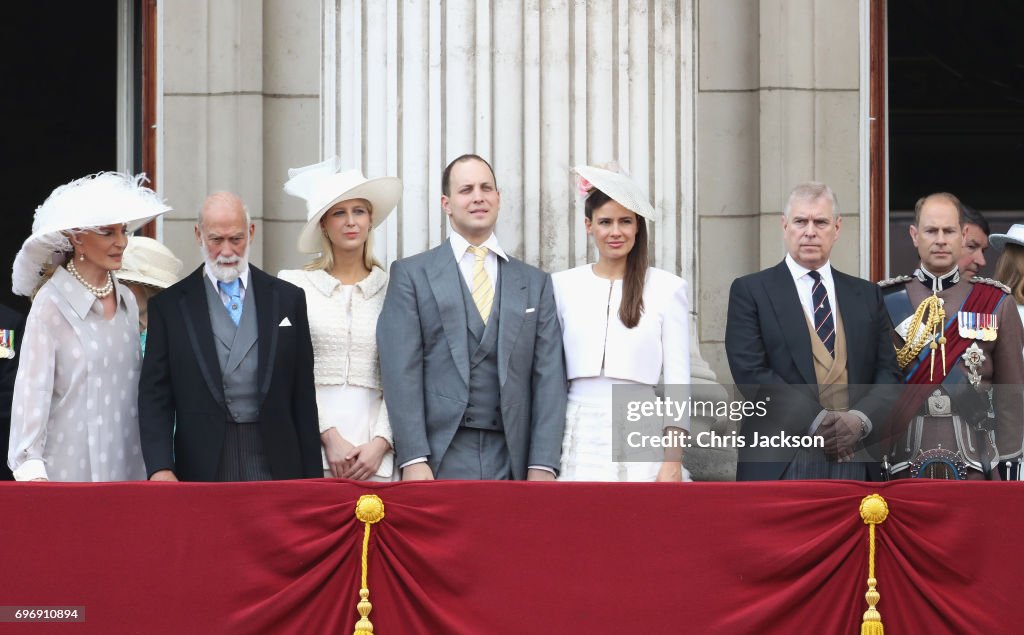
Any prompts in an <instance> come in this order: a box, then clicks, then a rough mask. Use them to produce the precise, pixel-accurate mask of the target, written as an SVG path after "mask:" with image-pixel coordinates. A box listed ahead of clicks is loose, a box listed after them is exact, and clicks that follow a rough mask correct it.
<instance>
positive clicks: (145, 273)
mask: <svg viewBox="0 0 1024 635" xmlns="http://www.w3.org/2000/svg"><path fill="white" fill-rule="evenodd" d="M180 273H181V260H178V258H177V256H175V255H174V252H173V251H171V250H170V249H168V248H167V247H166V246H165V245H164V244H163V243H161V242H160V241H158V240H153V239H152V238H148V237H146V236H130V237H129V238H128V247H127V248H125V250H124V258H123V259H122V260H121V270H120V271H118V272H117V280H118V281H119V282H121V283H122V284H124V286H126V287H128V289H129V290H130V291H131V292H132V294H133V295H134V296H135V301H136V302H137V303H138V305H139V339H140V341H141V343H142V354H143V355H145V354H146V330H147V328H148V326H149V319H148V317H149V312H148V308H149V299H150V298H152V297H153V296H155V295H156V294H158V293H160V292H161V291H163V290H164V289H166V288H167V287H169V286H171V285H172V284H174V283H175V282H177V281H178V275H179V274H180Z"/></svg>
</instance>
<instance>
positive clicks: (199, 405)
mask: <svg viewBox="0 0 1024 635" xmlns="http://www.w3.org/2000/svg"><path fill="white" fill-rule="evenodd" d="M255 231H256V227H255V225H253V223H252V221H251V220H250V218H249V213H248V211H247V210H246V209H245V205H244V203H243V202H242V200H241V199H240V198H239V197H238V196H236V195H235V194H232V193H230V192H217V193H215V194H212V195H210V196H209V197H208V198H207V199H206V201H205V202H204V203H203V208H202V210H201V211H200V213H199V219H198V223H197V224H196V228H195V232H196V240H197V241H198V243H199V245H200V247H201V249H202V252H203V256H204V258H205V263H204V264H203V265H202V266H201V267H199V268H198V269H196V270H195V271H194V272H192V274H190V275H189V276H188V277H186V278H185V279H183V280H181V281H180V282H178V283H177V284H174V285H173V286H171V287H170V288H168V289H167V290H165V291H163V292H162V293H160V294H159V295H157V296H156V297H154V298H153V299H152V300H150V303H149V334H148V336H147V342H146V355H145V357H144V359H143V364H142V376H141V379H140V381H139V427H140V429H141V437H142V454H143V457H144V458H145V460H146V471H147V473H148V474H149V478H150V480H161V481H173V480H179V479H180V480H185V481H255V480H269V479H289V478H313V477H319V476H323V471H322V468H321V464H320V438H319V427H318V425H317V410H316V395H315V392H314V386H313V346H312V343H311V341H310V335H309V321H308V319H307V316H306V300H305V296H304V295H303V292H302V290H301V289H299V288H298V287H296V286H294V285H291V284H289V283H287V282H284V281H282V280H278V279H277V278H274V277H272V276H269V275H267V274H266V273H264V272H263V271H261V270H259V269H257V268H256V267H254V266H252V265H250V264H249V263H248V259H247V254H248V248H249V244H250V242H251V241H252V238H253V235H254V234H255Z"/></svg>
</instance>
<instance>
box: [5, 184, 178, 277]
mask: <svg viewBox="0 0 1024 635" xmlns="http://www.w3.org/2000/svg"><path fill="white" fill-rule="evenodd" d="M145 180H146V175H145V174H139V175H138V176H132V175H130V174H120V173H118V172H100V173H99V174H93V175H90V176H86V177H82V178H80V179H76V180H74V181H72V182H70V183H67V184H65V185H61V186H60V187H58V188H57V189H55V190H54V191H53V192H52V193H51V194H50V196H48V197H47V198H46V200H45V201H44V202H43V204H42V205H40V206H39V207H37V208H36V214H35V219H34V220H33V221H32V235H31V236H29V237H28V239H27V240H26V241H25V243H24V244H23V245H22V246H21V250H20V251H19V252H18V255H17V256H16V257H15V258H14V270H13V272H12V276H11V290H12V291H13V292H14V293H15V294H17V295H27V296H31V295H32V294H33V293H34V292H35V291H36V289H37V287H38V286H39V284H40V283H41V281H42V279H43V274H44V271H45V269H46V266H47V265H48V264H50V265H58V266H59V265H62V264H64V260H65V254H67V253H69V252H71V241H70V238H69V235H68V232H70V231H71V230H81V229H92V228H97V227H104V226H106V225H127V226H128V231H130V232H131V231H135V230H136V229H138V228H139V227H142V226H143V225H145V224H146V223H148V222H149V221H150V220H152V219H154V218H156V217H157V216H159V215H160V214H163V213H164V212H168V211H170V209H171V208H170V207H169V206H168V205H166V204H165V203H164V202H163V201H162V200H160V197H158V196H157V195H156V192H154V191H153V190H151V189H149V188H148V187H145V186H143V185H142V183H143V182H144V181H145Z"/></svg>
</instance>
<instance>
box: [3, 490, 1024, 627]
mask: <svg viewBox="0 0 1024 635" xmlns="http://www.w3.org/2000/svg"><path fill="white" fill-rule="evenodd" d="M874 492H877V493H880V494H881V495H882V496H884V497H885V499H886V501H887V502H888V505H889V510H890V515H889V518H888V520H887V521H886V522H885V523H884V524H882V525H881V526H880V529H879V532H878V534H879V538H878V555H877V565H876V573H877V578H878V580H879V583H878V590H879V592H880V593H881V598H882V599H881V602H880V603H879V605H878V609H879V611H880V612H881V615H882V621H883V623H884V625H885V628H886V633H887V634H889V635H892V634H901V633H924V632H928V633H947V632H948V633H1014V632H1019V629H1020V624H1021V623H1022V621H1024V598H1022V587H1021V582H1020V580H1021V573H1022V572H1024V566H1022V565H1024V558H1022V556H1021V543H1022V540H1021V538H1020V536H1021V533H1022V531H1024V484H1021V483H973V482H971V483H944V482H933V481H913V482H911V481H901V482H897V483H891V484H886V485H870V484H863V483H852V482H820V481H819V482H815V481H811V482H795V483H790V482H784V483H745V484H733V483H721V484H716V483H697V484H686V485H662V484H590V483H556V484H545V483H537V484H534V483H487V482H485V483H468V482H436V483H398V484H386V485H385V484H368V485H364V484H358V485H357V484H353V483H350V482H347V481H335V480H318V481H304V482H277V483H259V484H176V485H175V484H164V483H126V484H104V485H100V484H96V485H93V484H57V483H49V484H44V483H17V484H14V483H10V484H8V483H4V484H0V510H2V511H0V514H2V518H3V521H2V522H3V527H4V531H3V535H4V539H3V541H2V542H0V562H2V567H3V569H2V570H3V574H2V575H0V579H2V582H0V605H2V606H84V607H85V608H86V622H85V623H84V624H76V625H69V624H64V625H44V624H26V625H22V626H20V627H19V626H15V625H11V624H3V625H0V630H3V632H8V631H9V630H10V631H12V632H18V631H22V632H32V633H48V632H58V631H63V630H67V629H71V628H74V629H75V630H76V632H83V633H84V632H95V633H121V632H126V633H127V632H137V633H304V634H307V633H327V632H341V633H346V632H347V633H351V632H352V628H353V626H354V624H355V622H356V620H357V619H358V614H357V612H356V610H355V603H356V601H357V599H358V588H359V573H360V561H359V550H360V546H361V540H362V534H363V531H362V523H359V522H358V521H357V520H356V518H355V516H354V514H353V510H354V507H355V502H356V500H357V499H358V498H359V496H360V495H361V494H365V493H376V494H378V495H379V496H380V497H381V498H382V499H383V501H384V505H385V514H386V516H385V518H384V520H383V521H381V522H380V523H378V524H376V525H374V526H373V532H372V537H371V540H370V555H369V588H370V600H371V601H372V602H373V607H374V608H373V612H372V613H371V614H370V618H371V620H372V621H373V624H374V627H375V628H374V630H375V633H377V634H378V635H381V634H382V635H394V634H403V635H404V634H410V633H411V634H419V633H424V634H439V635H440V634H442V633H443V634H456V633H466V634H472V635H483V634H488V635H489V634H504V633H509V634H517V635H519V634H525V633H586V634H590V633H616V634H618V633H630V634H632V633H652V634H653V633H670V632H671V633H776V632H777V633H816V634H817V633H858V632H859V628H860V626H859V625H860V621H861V615H862V613H863V611H864V609H865V608H866V604H865V602H864V592H865V590H866V578H867V552H868V546H867V545H868V538H867V527H866V526H865V525H864V523H863V522H862V520H861V519H860V517H859V515H858V506H859V503H860V501H861V499H862V498H863V497H864V496H866V495H868V494H870V493H874Z"/></svg>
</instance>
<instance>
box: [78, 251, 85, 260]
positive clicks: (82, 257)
mask: <svg viewBox="0 0 1024 635" xmlns="http://www.w3.org/2000/svg"><path fill="white" fill-rule="evenodd" d="M78 262H85V254H84V253H81V254H78Z"/></svg>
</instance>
